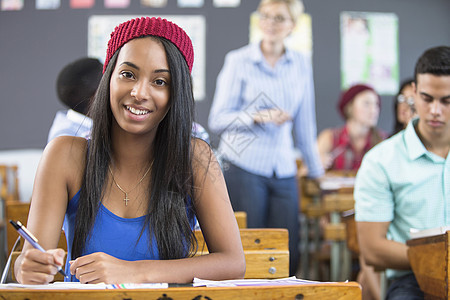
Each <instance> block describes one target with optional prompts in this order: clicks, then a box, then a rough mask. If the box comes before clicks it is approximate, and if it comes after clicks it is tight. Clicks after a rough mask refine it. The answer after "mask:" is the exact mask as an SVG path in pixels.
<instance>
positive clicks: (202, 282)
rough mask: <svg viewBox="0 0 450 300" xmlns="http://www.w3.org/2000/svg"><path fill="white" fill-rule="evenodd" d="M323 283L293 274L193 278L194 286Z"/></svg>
mask: <svg viewBox="0 0 450 300" xmlns="http://www.w3.org/2000/svg"><path fill="white" fill-rule="evenodd" d="M317 283H325V282H321V281H311V280H304V279H298V278H297V277H295V276H292V277H287V278H280V279H237V280H220V281H215V280H205V279H200V278H194V284H193V285H194V286H206V287H221V286H264V285H267V286H269V285H298V284H317Z"/></svg>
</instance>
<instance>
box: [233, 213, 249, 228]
mask: <svg viewBox="0 0 450 300" xmlns="http://www.w3.org/2000/svg"><path fill="white" fill-rule="evenodd" d="M234 216H235V217H236V221H237V224H238V227H239V228H247V213H246V212H245V211H235V212H234Z"/></svg>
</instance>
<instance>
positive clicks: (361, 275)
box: [317, 84, 385, 299]
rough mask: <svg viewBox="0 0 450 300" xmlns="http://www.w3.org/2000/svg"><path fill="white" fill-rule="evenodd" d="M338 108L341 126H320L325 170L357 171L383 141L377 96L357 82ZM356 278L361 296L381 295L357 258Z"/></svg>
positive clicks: (370, 272) (369, 269) (376, 277)
mask: <svg viewBox="0 0 450 300" xmlns="http://www.w3.org/2000/svg"><path fill="white" fill-rule="evenodd" d="M338 109H339V112H340V113H341V115H342V117H343V118H344V119H345V125H344V126H343V127H341V128H329V129H325V130H323V131H322V132H321V133H320V135H319V137H318V139H317V144H318V148H319V153H320V156H321V159H322V163H323V164H324V167H325V168H326V169H328V170H346V171H357V170H358V168H359V166H360V165H361V161H362V158H363V156H364V154H366V152H367V151H369V149H370V148H372V147H373V146H374V145H375V144H377V143H379V142H380V141H382V140H383V139H384V137H385V134H384V132H382V131H380V130H378V129H377V128H376V124H377V122H378V116H379V113H380V96H379V95H378V94H377V93H376V92H375V90H374V89H373V88H372V87H370V86H368V85H365V84H356V85H353V86H351V87H350V88H349V89H348V90H346V91H345V92H343V93H342V94H341V97H340V99H339V102H338ZM359 268H360V271H359V272H358V278H357V281H358V282H359V283H360V284H361V287H362V293H363V299H379V298H380V276H379V274H378V273H376V272H375V271H374V269H373V267H371V266H367V265H366V264H365V262H364V259H362V257H360V258H359Z"/></svg>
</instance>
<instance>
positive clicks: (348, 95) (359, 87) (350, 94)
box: [338, 84, 381, 119]
mask: <svg viewBox="0 0 450 300" xmlns="http://www.w3.org/2000/svg"><path fill="white" fill-rule="evenodd" d="M367 90H369V91H372V92H374V93H375V94H376V95H377V97H378V107H380V108H381V99H380V95H378V93H377V92H376V91H375V90H374V89H373V88H372V87H371V86H368V85H366V84H356V85H354V86H352V87H350V88H349V89H348V90H347V91H345V92H343V93H342V94H341V97H340V98H339V102H338V109H339V112H340V113H341V116H342V117H343V118H344V119H346V118H347V117H346V115H345V107H346V106H347V104H349V103H350V102H352V100H353V99H354V98H355V97H356V95H358V94H359V93H361V92H364V91H367Z"/></svg>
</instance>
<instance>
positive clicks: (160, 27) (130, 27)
mask: <svg viewBox="0 0 450 300" xmlns="http://www.w3.org/2000/svg"><path fill="white" fill-rule="evenodd" d="M147 35H149V36H159V37H163V38H166V39H168V40H169V41H171V42H172V43H173V44H174V45H175V46H177V48H178V50H180V51H181V54H183V56H184V59H185V60H186V63H187V65H188V67H189V71H190V72H192V66H193V64H194V48H193V47H192V42H191V39H190V38H189V36H188V35H187V34H186V32H185V31H184V30H183V29H181V28H180V27H179V26H178V25H176V24H175V23H172V22H170V21H167V20H166V19H161V18H155V17H153V18H149V17H142V18H136V19H132V20H129V21H126V22H124V23H122V24H120V25H119V26H117V27H116V28H115V29H114V31H113V32H112V33H111V38H110V40H109V42H108V49H107V50H106V59H105V64H104V65H103V73H104V72H105V70H106V67H107V66H108V63H109V61H110V59H111V57H112V56H113V55H114V53H115V52H116V51H117V50H118V49H120V47H122V46H123V45H124V44H126V43H127V42H129V41H130V40H132V39H134V38H137V37H142V36H147Z"/></svg>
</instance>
